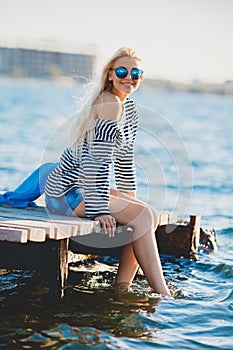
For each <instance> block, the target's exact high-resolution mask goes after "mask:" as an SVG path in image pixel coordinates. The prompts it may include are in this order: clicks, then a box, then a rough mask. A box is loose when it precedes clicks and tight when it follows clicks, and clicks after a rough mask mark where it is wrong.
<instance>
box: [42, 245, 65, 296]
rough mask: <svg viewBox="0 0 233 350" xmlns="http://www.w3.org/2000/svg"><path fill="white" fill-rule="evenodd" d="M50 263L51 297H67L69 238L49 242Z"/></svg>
mask: <svg viewBox="0 0 233 350" xmlns="http://www.w3.org/2000/svg"><path fill="white" fill-rule="evenodd" d="M49 243H50V244H49V261H50V266H49V268H48V270H47V274H48V286H49V296H50V297H51V299H53V298H54V297H55V298H56V299H61V298H63V297H64V295H65V284H66V280H67V278H68V245H69V238H63V239H61V240H59V241H57V240H50V241H49Z"/></svg>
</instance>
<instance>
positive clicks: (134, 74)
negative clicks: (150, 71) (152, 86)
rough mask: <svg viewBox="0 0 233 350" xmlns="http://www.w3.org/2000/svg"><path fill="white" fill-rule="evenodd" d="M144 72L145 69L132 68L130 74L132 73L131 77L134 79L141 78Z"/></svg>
mask: <svg viewBox="0 0 233 350" xmlns="http://www.w3.org/2000/svg"><path fill="white" fill-rule="evenodd" d="M142 74H143V71H142V70H141V69H136V68H135V69H132V70H131V73H130V75H131V78H132V79H133V80H138V79H140V78H141V77H142Z"/></svg>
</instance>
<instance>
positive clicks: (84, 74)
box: [0, 46, 96, 80]
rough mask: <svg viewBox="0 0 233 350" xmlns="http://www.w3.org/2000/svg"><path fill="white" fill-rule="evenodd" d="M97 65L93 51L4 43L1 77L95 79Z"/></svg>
mask: <svg viewBox="0 0 233 350" xmlns="http://www.w3.org/2000/svg"><path fill="white" fill-rule="evenodd" d="M95 64H96V56H95V55H93V54H85V53H77V52H72V50H70V52H69V51H65V50H64V51H62V48H60V50H59V48H58V47H53V46H51V48H50V47H47V48H43V47H42V48H41V49H40V48H27V47H3V46H0V76H1V75H2V76H12V77H35V78H48V77H58V76H71V77H74V78H76V79H81V80H82V79H92V78H93V74H94V70H95Z"/></svg>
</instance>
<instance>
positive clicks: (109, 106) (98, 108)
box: [95, 92, 123, 120]
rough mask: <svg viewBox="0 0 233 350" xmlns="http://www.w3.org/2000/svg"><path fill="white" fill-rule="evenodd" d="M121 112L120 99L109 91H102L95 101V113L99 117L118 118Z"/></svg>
mask: <svg viewBox="0 0 233 350" xmlns="http://www.w3.org/2000/svg"><path fill="white" fill-rule="evenodd" d="M122 112H123V105H122V102H121V100H120V99H119V97H118V96H116V95H114V94H111V93H110V92H104V93H103V94H102V95H101V96H99V98H98V100H97V101H96V105H95V114H96V116H97V118H99V119H107V120H120V118H121V116H122Z"/></svg>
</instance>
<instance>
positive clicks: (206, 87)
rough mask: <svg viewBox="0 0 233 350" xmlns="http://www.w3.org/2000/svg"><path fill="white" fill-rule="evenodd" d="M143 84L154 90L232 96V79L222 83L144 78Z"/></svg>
mask: <svg viewBox="0 0 233 350" xmlns="http://www.w3.org/2000/svg"><path fill="white" fill-rule="evenodd" d="M143 86H144V87H145V88H150V89H151V88H152V89H155V90H165V91H180V92H193V93H205V94H217V95H228V96H233V80H229V81H226V82H224V83H205V82H201V81H193V82H190V83H182V82H175V81H171V80H163V79H146V78H145V79H144V81H143Z"/></svg>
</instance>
